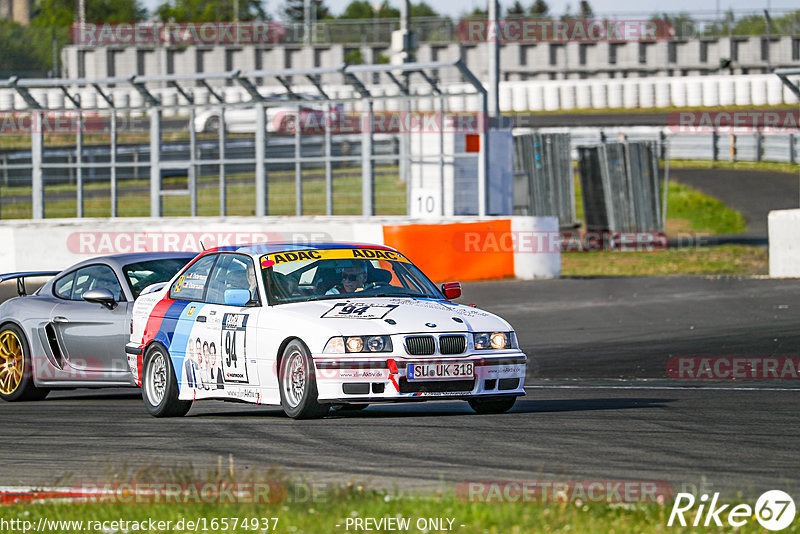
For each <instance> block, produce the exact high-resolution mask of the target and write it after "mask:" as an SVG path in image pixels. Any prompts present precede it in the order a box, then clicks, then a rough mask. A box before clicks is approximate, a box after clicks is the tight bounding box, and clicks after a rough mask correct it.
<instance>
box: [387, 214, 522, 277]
mask: <svg viewBox="0 0 800 534" xmlns="http://www.w3.org/2000/svg"><path fill="white" fill-rule="evenodd" d="M475 235H479V236H482V237H483V238H484V241H483V242H485V241H486V240H485V237H487V236H492V237H494V238H495V239H491V238H490V239H489V241H490V242H491V241H493V242H495V243H499V242H502V240H503V239H504V238H505V237H508V236H510V235H511V220H510V219H497V220H493V221H483V222H470V223H449V224H447V223H445V224H408V225H396V226H390V225H384V227H383V242H384V244H385V245H388V246H390V247H394V248H396V249H397V250H399V251H400V252H402V253H403V254H405V255H406V256H408V258H409V259H410V260H411V261H413V262H414V263H415V264H416V265H417V266H419V268H420V269H422V271H423V272H424V273H425V274H427V275H428V276H429V277H430V278H431V279H432V280H433V281H435V282H446V281H450V280H458V281H470V280H488V279H498V278H509V277H513V276H514V251H513V247H512V248H511V249H509V248H508V247H502V246H497V247H482V248H483V250H476V249H475V247H471V246H465V238H467V237H468V236H475Z"/></svg>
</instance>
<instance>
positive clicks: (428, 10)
mask: <svg viewBox="0 0 800 534" xmlns="http://www.w3.org/2000/svg"><path fill="white" fill-rule="evenodd" d="M411 16H412V17H440V16H441V15H439V12H437V11H436V10H435V9H433V8H432V7H431V6H429V5H428V4H426V3H425V2H424V1H423V2H420V3H418V4H411Z"/></svg>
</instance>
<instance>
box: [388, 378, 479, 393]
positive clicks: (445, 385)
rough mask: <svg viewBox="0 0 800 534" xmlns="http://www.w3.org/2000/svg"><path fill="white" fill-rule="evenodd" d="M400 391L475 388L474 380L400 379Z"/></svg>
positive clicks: (462, 390)
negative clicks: (413, 380)
mask: <svg viewBox="0 0 800 534" xmlns="http://www.w3.org/2000/svg"><path fill="white" fill-rule="evenodd" d="M398 385H399V386H400V393H451V392H453V393H455V392H466V391H472V390H473V389H475V380H474V379H473V380H429V381H426V382H409V381H408V380H406V379H405V378H401V379H400V383H399V384H398Z"/></svg>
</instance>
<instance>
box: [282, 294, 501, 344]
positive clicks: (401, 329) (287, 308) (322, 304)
mask: <svg viewBox="0 0 800 534" xmlns="http://www.w3.org/2000/svg"><path fill="white" fill-rule="evenodd" d="M279 308H280V310H281V311H282V312H288V313H293V314H294V313H296V314H298V315H299V316H302V317H304V318H306V319H310V318H314V322H315V323H317V324H319V323H320V322H322V324H323V325H324V326H325V327H328V328H331V329H332V330H336V331H337V332H338V333H339V334H340V335H344V336H348V335H380V334H383V335H392V334H412V333H419V332H423V333H436V332H495V331H510V330H512V328H511V325H509V324H508V323H507V322H506V321H505V320H503V319H501V318H500V317H498V316H496V315H493V314H491V313H489V312H486V311H483V310H480V309H478V308H475V307H472V306H463V305H460V304H454V303H451V302H447V301H442V300H435V299H415V298H407V297H402V298H398V297H370V298H362V299H358V298H346V299H331V300H318V301H311V302H297V303H292V304H282V305H280V306H279Z"/></svg>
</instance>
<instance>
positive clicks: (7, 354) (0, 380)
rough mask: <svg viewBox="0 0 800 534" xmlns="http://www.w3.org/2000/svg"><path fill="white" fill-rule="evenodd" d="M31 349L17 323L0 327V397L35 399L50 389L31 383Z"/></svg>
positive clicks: (14, 399)
mask: <svg viewBox="0 0 800 534" xmlns="http://www.w3.org/2000/svg"><path fill="white" fill-rule="evenodd" d="M33 375H34V372H33V364H32V363H31V349H30V348H29V347H28V340H27V339H26V338H25V334H24V333H23V332H22V329H20V328H19V327H18V326H17V325H14V324H7V325H5V326H3V328H0V398H2V399H3V400H5V401H8V402H21V401H37V400H42V399H44V398H45V397H47V394H48V393H50V390H49V389H47V388H40V387H37V386H36V384H34V383H33Z"/></svg>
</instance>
